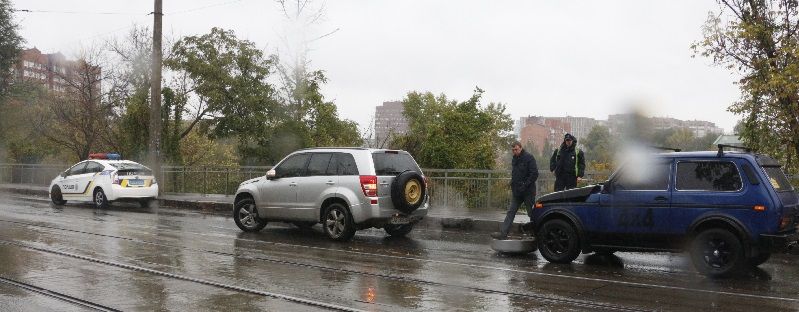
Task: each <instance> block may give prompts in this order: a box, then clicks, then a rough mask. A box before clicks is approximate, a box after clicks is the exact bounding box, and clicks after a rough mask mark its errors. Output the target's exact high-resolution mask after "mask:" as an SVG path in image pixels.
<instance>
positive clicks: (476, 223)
mask: <svg viewBox="0 0 799 312" xmlns="http://www.w3.org/2000/svg"><path fill="white" fill-rule="evenodd" d="M0 192H6V193H14V194H21V195H29V196H40V197H45V198H47V197H49V192H48V191H47V190H39V189H29V188H15V187H2V188H0ZM158 203H159V204H160V205H164V206H169V207H173V208H178V209H186V210H194V211H199V212H202V213H209V214H214V215H219V216H226V217H229V216H231V212H232V211H233V204H232V203H220V202H215V201H195V200H179V199H170V198H159V199H158ZM522 218H526V216H522ZM501 224H502V221H495V220H483V219H472V218H468V217H442V216H429V215H428V216H426V217H424V218H423V219H422V220H421V221H419V223H417V224H416V226H417V227H421V228H425V229H428V230H455V231H463V232H486V233H490V232H497V231H499V227H500V225H501ZM520 230H521V224H520V223H514V224H513V226H511V232H519V231H520Z"/></svg>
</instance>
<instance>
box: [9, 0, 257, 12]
mask: <svg viewBox="0 0 799 312" xmlns="http://www.w3.org/2000/svg"><path fill="white" fill-rule="evenodd" d="M241 1H244V0H232V1H226V2H221V3H214V4H209V5H206V6H201V7H196V8H192V9H186V10H182V11H175V12H169V13H164V15H178V14H185V13H190V12H194V11H199V10H204V9H208V8H213V7H218V6H225V5H229V4H233V3H237V2H241ZM13 11H14V12H19V13H55V14H88V15H151V14H153V12H149V13H141V12H136V13H134V12H90V11H61V10H32V9H14V10H13Z"/></svg>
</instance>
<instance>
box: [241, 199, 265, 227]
mask: <svg viewBox="0 0 799 312" xmlns="http://www.w3.org/2000/svg"><path fill="white" fill-rule="evenodd" d="M233 221H236V226H238V227H239V228H240V229H241V230H242V231H244V232H258V231H260V230H262V229H263V228H264V227H265V226H266V220H264V219H261V218H260V217H258V209H256V208H255V201H254V200H252V198H243V199H241V200H239V201H237V202H236V206H235V207H234V208H233Z"/></svg>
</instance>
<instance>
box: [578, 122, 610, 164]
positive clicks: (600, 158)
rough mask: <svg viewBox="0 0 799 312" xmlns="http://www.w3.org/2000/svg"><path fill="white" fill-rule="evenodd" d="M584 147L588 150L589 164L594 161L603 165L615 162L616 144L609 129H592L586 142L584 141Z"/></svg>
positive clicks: (595, 127) (596, 127)
mask: <svg viewBox="0 0 799 312" xmlns="http://www.w3.org/2000/svg"><path fill="white" fill-rule="evenodd" d="M582 145H583V146H585V147H586V148H587V151H585V155H586V156H585V157H586V159H587V160H588V161H589V162H590V161H593V162H597V163H601V164H610V163H612V162H613V151H614V150H615V146H616V142H614V140H613V137H612V136H611V135H610V129H608V127H606V126H603V125H596V126H594V127H593V128H591V131H590V132H588V135H587V136H586V137H585V140H582Z"/></svg>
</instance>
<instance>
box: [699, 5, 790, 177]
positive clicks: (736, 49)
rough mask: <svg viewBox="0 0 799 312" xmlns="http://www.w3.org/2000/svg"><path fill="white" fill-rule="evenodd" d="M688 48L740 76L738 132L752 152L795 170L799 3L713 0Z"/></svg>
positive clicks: (736, 105) (736, 107) (733, 109)
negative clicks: (713, 6)
mask: <svg viewBox="0 0 799 312" xmlns="http://www.w3.org/2000/svg"><path fill="white" fill-rule="evenodd" d="M718 2H719V4H720V6H719V7H720V12H711V13H710V14H709V16H708V20H707V22H706V24H705V26H704V39H703V40H701V41H699V42H696V43H694V44H693V46H692V47H693V48H694V51H695V52H696V53H697V54H700V55H702V56H705V57H710V58H712V59H713V62H714V63H715V64H716V65H719V66H724V67H725V68H727V69H729V70H731V71H733V72H736V73H738V74H740V75H741V76H742V77H741V79H740V80H739V81H738V83H737V84H738V86H739V87H740V90H741V99H740V100H739V101H738V102H736V103H734V104H732V105H731V106H730V107H729V110H730V111H731V112H733V113H735V114H739V115H743V117H744V126H743V129H742V131H741V132H740V133H739V134H740V135H741V137H742V140H743V141H744V143H745V144H746V145H747V146H749V147H752V148H754V149H755V150H757V151H759V152H762V153H767V154H770V155H772V156H775V157H777V158H778V159H781V160H782V161H784V162H785V163H786V165H787V166H788V167H790V168H791V169H792V170H794V171H795V170H796V169H797V167H799V166H797V165H798V164H797V161H796V157H797V155H799V27H797V24H799V9H798V7H799V2H797V1H796V0H748V1H742V0H718Z"/></svg>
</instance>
